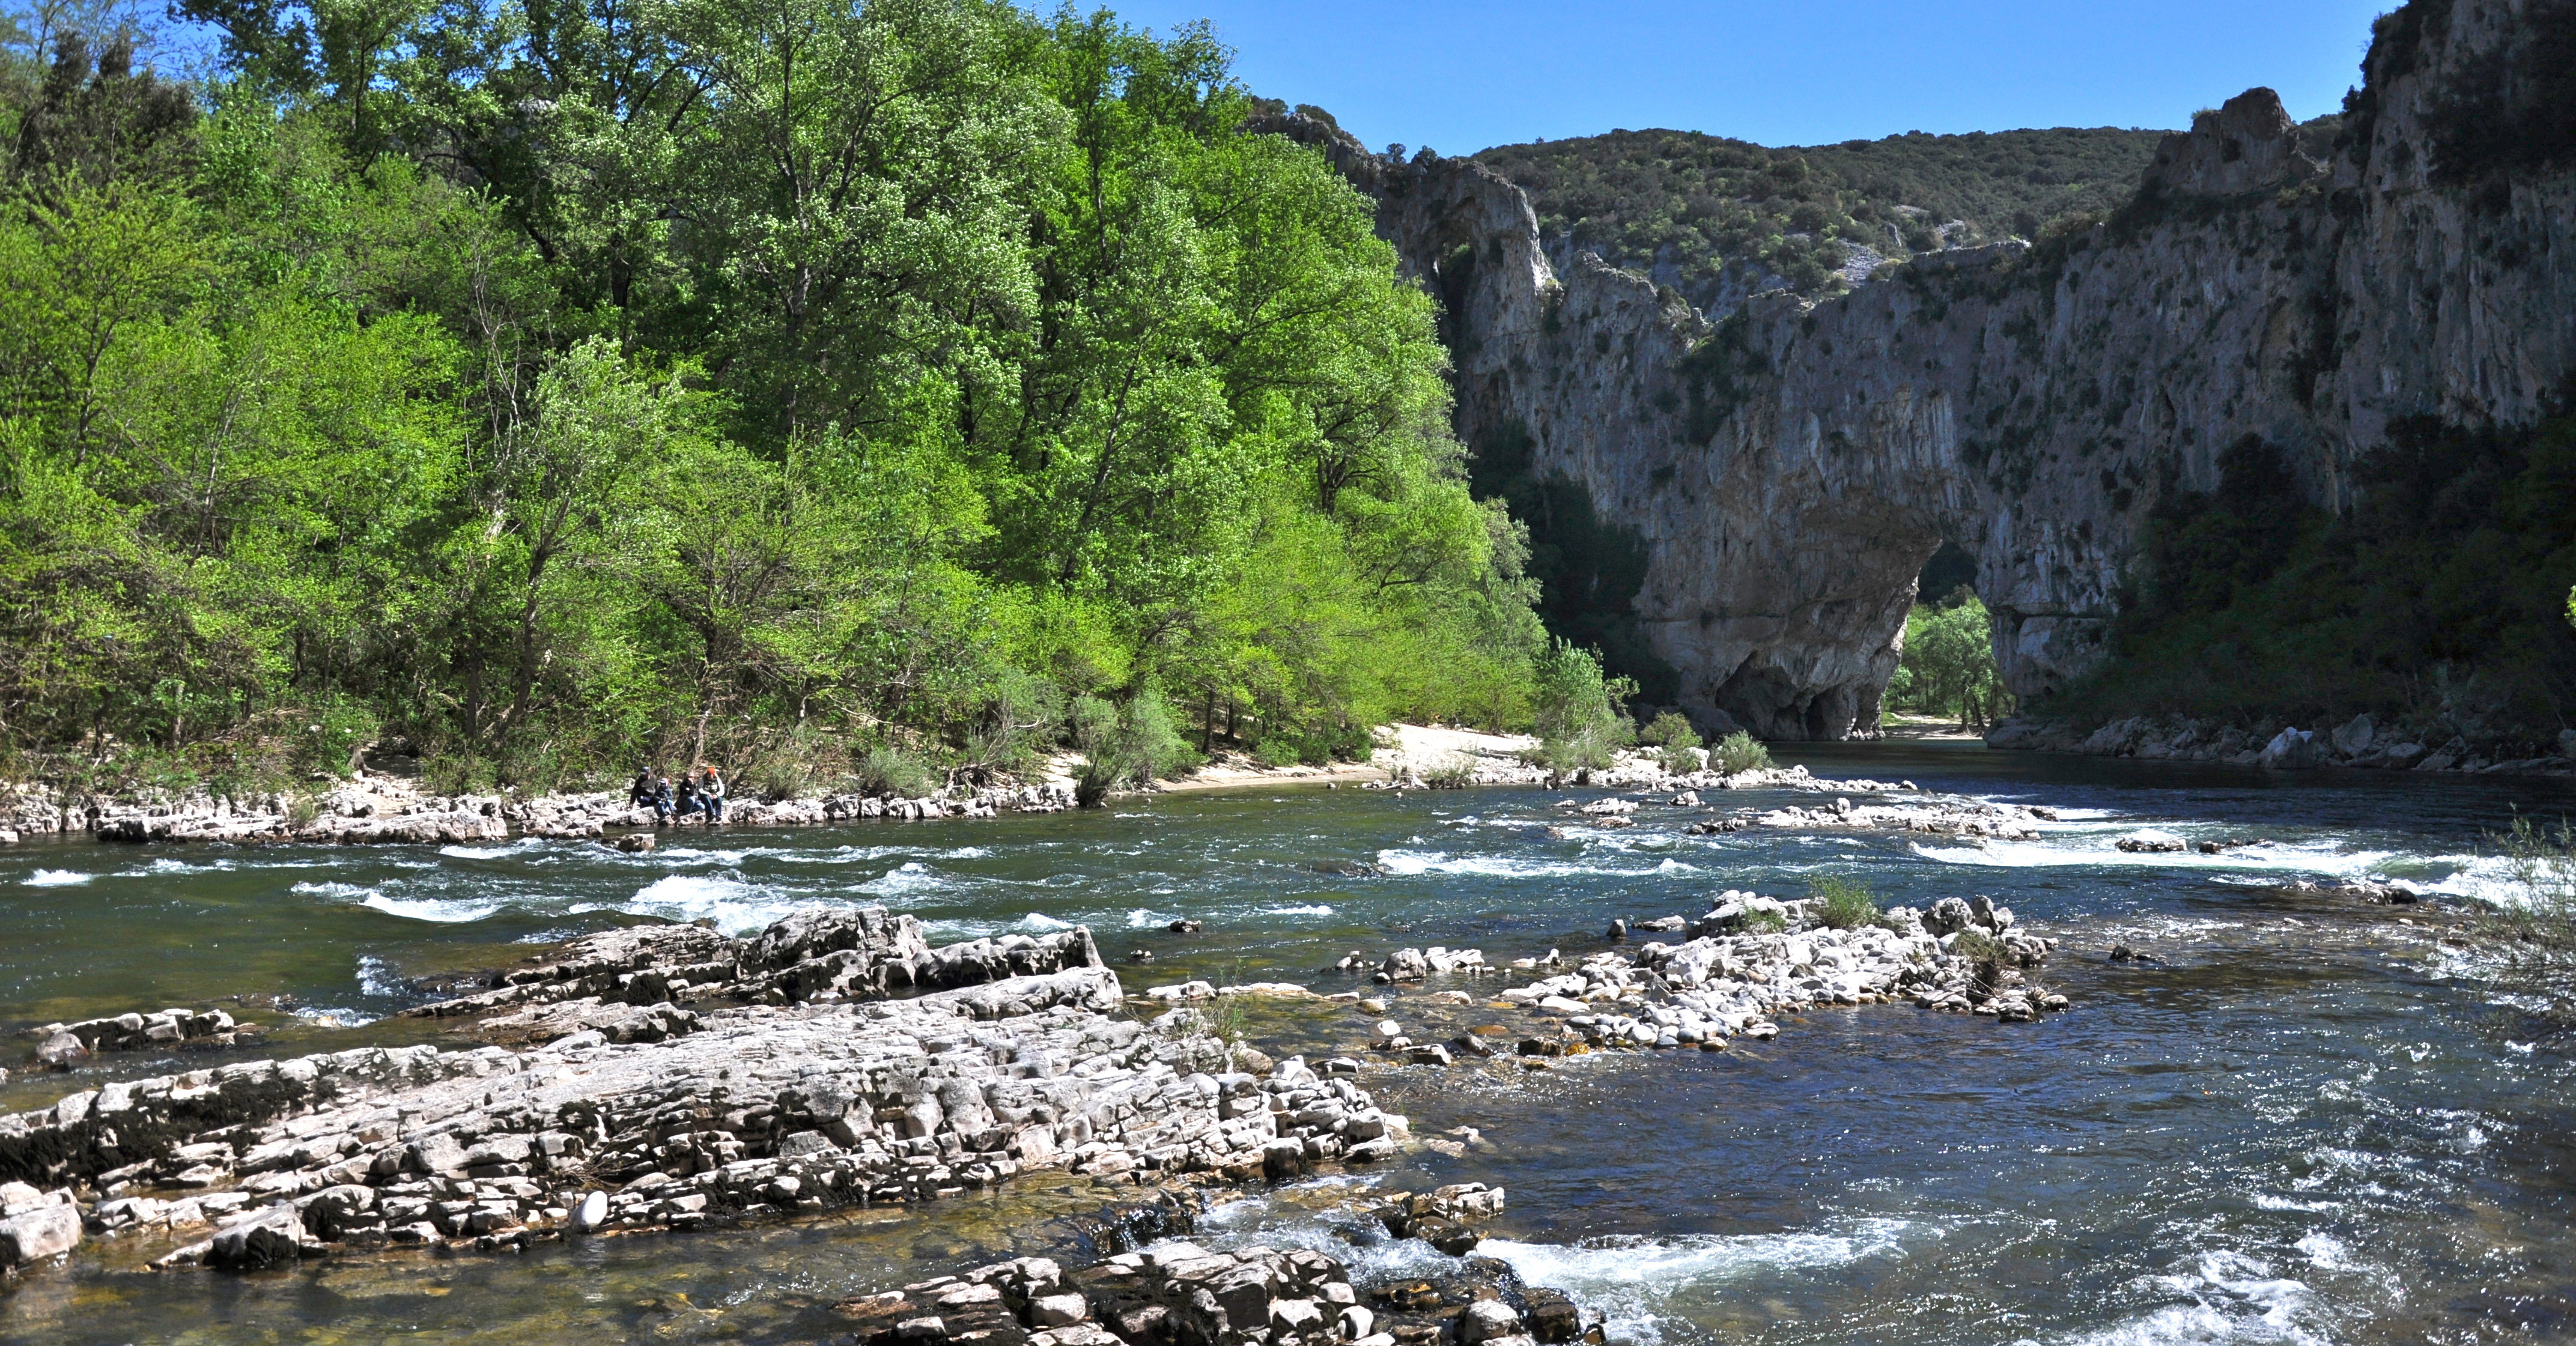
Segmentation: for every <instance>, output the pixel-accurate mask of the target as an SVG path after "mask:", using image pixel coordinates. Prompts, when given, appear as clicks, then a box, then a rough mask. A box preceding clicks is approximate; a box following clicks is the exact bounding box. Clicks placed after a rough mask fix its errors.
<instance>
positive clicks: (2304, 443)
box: [1263, 0, 2576, 746]
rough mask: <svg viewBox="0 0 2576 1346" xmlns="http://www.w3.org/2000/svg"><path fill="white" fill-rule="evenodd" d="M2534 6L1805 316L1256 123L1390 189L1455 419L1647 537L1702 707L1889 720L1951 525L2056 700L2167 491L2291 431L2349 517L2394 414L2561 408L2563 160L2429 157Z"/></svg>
mask: <svg viewBox="0 0 2576 1346" xmlns="http://www.w3.org/2000/svg"><path fill="white" fill-rule="evenodd" d="M2553 12H2554V11H2553ZM2535 13H2536V11H2535ZM2526 17H2527V16H2526V15H2525V14H2524V12H2523V10H2522V9H2521V8H2520V7H2518V6H2517V5H2516V4H2514V3H2513V0H2414V3H2411V4H2409V5H2407V6H2406V7H2405V8H2404V9H2402V10H2400V11H2398V13H2397V14H2395V15H2392V16H2390V17H2389V18H2388V19H2385V20H2383V21H2382V24H2381V25H2380V29H2379V33H2380V36H2379V40H2378V41H2376V42H2375V43H2374V45H2373V48H2372V51H2371V55H2370V57H2369V59H2368V61H2367V63H2366V67H2365V75H2366V84H2365V88H2364V93H2363V96H2362V98H2361V100H2360V101H2359V102H2358V103H2357V108H2359V109H2360V111H2359V112H2357V114H2356V115H2355V116H2354V117H2353V118H2352V119H2351V121H2350V122H2349V124H2347V126H2346V127H2345V129H2344V140H2343V141H2342V142H2341V145H2340V148H2338V149H2336V150H2335V151H2334V152H2333V154H2332V157H2331V159H2330V160H2328V161H2324V162H2320V161H2317V160H2314V159H2311V158H2309V157H2307V156H2306V155H2304V154H2303V153H2302V152H2301V150H2300V146H2299V137H2298V136H2297V134H2296V128H2295V127H2293V126H2292V124H2291V123H2290V120H2289V118H2288V116H2287V115H2286V114H2285V113H2284V112H2283V111H2282V109H2281V106H2280V100H2279V99H2278V98H2277V97H2276V96H2274V95H2273V93H2272V92H2271V91H2270V90H2267V89H2255V90H2250V91H2248V92H2247V93H2245V94H2243V95H2240V96H2238V97H2237V98H2235V99H2231V100H2230V101H2229V102H2228V104H2227V105H2226V106H2225V107H2223V108H2221V109H2219V110H2217V111H2216V112H2214V113H2210V114H2206V115H2204V116H2202V117H2200V118H2199V119H2197V120H2196V122H2195V125H2194V126H2193V127H2192V129H2191V130H2190V131H2188V132H2184V133H2181V134H2178V135H2175V136H2172V137H2170V138H2168V139H2167V141H2166V142H2165V143H2164V145H2163V146H2162V147H2161V148H2160V150H2159V152H2158V155H2157V162H2156V163H2155V164H2154V166H2153V167H2152V168H2151V169H2150V171H2149V173H2148V174H2147V177H2146V180H2145V182H2144V183H2143V184H2142V186H2141V189H2140V192H2139V194H2138V196H2137V198H2136V200H2135V201H2133V202H2132V203H2131V204H2130V205H2129V206H2128V207H2127V208H2126V209H2124V210H2122V211H2120V212H2118V213H2116V214H2115V215H2114V216H2113V217H2111V218H2110V219H2107V220H2105V221H2102V222H2100V223H2098V224H2094V225H2092V226H2091V227H2089V228H2083V229H2079V230H2076V231H2075V232H2073V233H2069V234H2065V235H2061V236H2057V237H2052V238H2050V239H2047V240H2045V241H2044V242H2043V243H2042V244H2040V245H2039V246H2037V247H2032V246H2029V245H2026V244H2024V243H2022V242H2019V241H2014V242H2007V243H2002V244H1995V245H1990V246H1987V247H1983V248H1973V249H1957V250H1953V251H1950V252H1944V253H1934V254H1927V255H1923V256H1918V257H1916V258H1915V259H1913V260H1911V261H1908V262H1905V263H1902V264H1896V265H1891V266H1888V267H1884V268H1881V269H1880V270H1879V271H1878V272H1877V273H1875V275H1874V277H1873V278H1872V279H1871V280H1869V281H1867V282H1865V283H1863V284H1861V285H1859V286H1858V287H1856V288H1855V289H1854V290H1852V291H1851V292H1850V293H1849V294H1846V295H1842V296H1838V297H1834V298H1829V299H1826V300H1824V301H1823V302H1820V303H1810V302H1808V301H1806V300H1802V299H1799V298H1797V297H1795V296H1792V295H1789V294H1787V293H1785V292H1774V293H1771V294H1767V295H1756V296H1754V297H1752V298H1751V299H1749V300H1747V301H1746V303H1745V304H1744V305H1743V307H1742V308H1741V309H1739V310H1738V311H1737V312H1736V313H1735V314H1733V315H1732V316H1730V317H1728V318H1727V319H1726V321H1724V322H1723V323H1721V324H1719V325H1717V326H1715V327H1713V328H1712V327H1711V326H1709V325H1708V324H1706V323H1704V322H1703V321H1702V320H1701V318H1700V317H1699V316H1698V315H1697V314H1695V313H1693V312H1692V311H1691V310H1690V309H1689V307H1688V306H1687V305H1686V304H1684V303H1682V302H1680V300H1679V298H1678V296H1675V295H1672V294H1669V293H1659V292H1658V290H1657V287H1656V286H1655V285H1653V284H1652V283H1651V282H1650V281H1649V280H1647V279H1646V278H1645V277H1642V276H1639V275H1636V274H1634V273H1631V272H1626V271H1621V270H1618V269H1615V268H1612V267H1610V266H1608V265H1606V264H1604V263H1602V262H1600V261H1599V259H1597V258H1593V257H1590V256H1589V255H1580V256H1577V257H1576V258H1574V259H1573V265H1572V266H1571V267H1569V268H1567V269H1566V270H1565V271H1564V272H1563V273H1562V274H1559V273H1558V272H1557V271H1556V269H1555V268H1553V267H1551V266H1550V265H1549V264H1548V262H1547V259H1546V257H1545V255H1544V253H1543V251H1542V249H1541V248H1540V247H1539V240H1538V237H1537V233H1536V229H1535V226H1534V224H1533V222H1532V220H1533V217H1532V215H1531V212H1530V210H1529V206H1528V203H1527V201H1526V200H1525V199H1524V198H1523V197H1522V196H1521V194H1520V193H1519V191H1518V190H1517V189H1516V188H1514V187H1512V186H1511V185H1510V184H1509V183H1507V182H1505V181H1503V180H1502V179H1501V178H1499V177H1496V176H1495V175H1494V174H1493V173H1492V172H1491V171H1490V170H1488V169H1486V168H1484V167H1483V166H1481V165H1478V164H1474V163H1469V162H1463V161H1456V160H1443V159H1438V158H1435V157H1432V156H1429V155H1427V154H1426V155H1420V156H1417V157H1416V158H1415V159H1414V160H1413V161H1412V162H1410V163H1405V164H1397V163H1394V162H1391V161H1388V160H1384V159H1379V158H1377V157H1375V156H1370V155H1368V154H1367V153H1366V152H1365V151H1364V150H1361V149H1360V148H1359V147H1358V146H1357V144H1356V142H1352V141H1349V140H1348V138H1347V137H1342V136H1340V135H1339V133H1338V132H1337V131H1334V130H1333V129H1332V128H1330V127H1329V126H1328V125H1325V124H1323V123H1321V122H1318V121H1315V120H1313V119H1309V118H1299V117H1274V118H1271V119H1269V120H1268V121H1267V122H1265V123H1264V124H1263V125H1264V126H1265V127H1266V129H1272V130H1277V131H1280V132H1282V133H1285V134H1289V135H1292V136H1297V137H1299V138H1302V139H1306V140H1308V141H1310V142H1312V143H1318V144H1321V145H1323V146H1324V147H1325V149H1326V152H1327V153H1328V154H1329V155H1331V156H1332V157H1333V158H1334V159H1335V160H1336V162H1339V163H1341V164H1342V165H1343V166H1344V171H1345V172H1346V173H1348V174H1349V175H1350V176H1351V178H1352V180H1353V181H1354V182H1355V183H1356V184H1357V185H1359V186H1360V187H1362V188H1363V189H1364V190H1367V191H1370V192H1372V193H1373V194H1375V195H1376V196H1377V198H1378V200H1379V202H1380V207H1379V214H1378V224H1379V228H1380V230H1381V232H1382V233H1383V234H1384V235H1385V236H1386V237H1387V238H1389V239H1390V240H1391V241H1392V242H1393V243H1394V244H1395V245H1396V248H1397V251H1398V252H1399V254H1400V255H1401V257H1402V258H1403V259H1404V265H1405V267H1406V268H1407V270H1408V271H1410V272H1411V273H1412V274H1414V275H1416V276H1418V277H1420V278H1421V279H1422V280H1423V281H1424V282H1425V284H1426V285H1428V286H1429V287H1430V288H1431V289H1432V290H1433V292H1434V293H1436V294H1437V295H1438V296H1439V297H1440V298H1441V300H1442V301H1443V304H1444V307H1445V316H1444V319H1443V322H1444V334H1445V335H1446V337H1447V339H1448V342H1449V346H1450V351H1451V356H1452V360H1453V364H1454V375H1453V378H1454V383H1455V387H1456V392H1457V426H1458V431H1459V434H1460V436H1461V438H1463V439H1464V440H1466V442H1468V443H1469V444H1470V445H1471V446H1475V447H1478V448H1479V449H1480V450H1483V449H1489V448H1491V447H1493V446H1494V445H1496V444H1497V443H1500V442H1502V441H1504V440H1507V439H1510V440H1518V439H1521V438H1523V437H1525V441H1526V444H1527V446H1528V451H1529V453H1530V454H1531V458H1532V462H1533V464H1534V466H1535V467H1537V468H1538V469H1539V470H1542V471H1545V472H1550V473H1555V474H1558V475H1561V476H1562V477H1564V478H1567V479H1569V480H1570V481H1572V482H1574V483H1576V484H1579V485H1580V486H1581V487H1582V488H1584V490H1585V491H1587V492H1588V493H1589V495H1590V497H1591V500H1592V502H1593V505H1594V508H1595V509H1596V510H1597V511H1598V512H1599V513H1600V514H1601V515H1602V516H1604V517H1605V518H1607V519H1608V520H1609V521H1611V522H1612V523H1614V524H1615V525H1617V526H1618V527H1621V528H1625V529H1629V530H1632V531H1633V532H1634V534H1635V535H1636V537H1637V539H1638V540H1639V543H1640V545H1641V546H1643V547H1644V549H1645V552H1646V556H1647V572H1646V576H1645V580H1644V583H1643V586H1642V588H1641V589H1640V590H1639V592H1638V594H1637V596H1636V598H1635V600H1634V607H1635V611H1636V616H1637V618H1638V620H1639V622H1640V624H1641V626H1642V629H1643V630H1644V631H1645V632H1646V634H1647V636H1648V637H1649V639H1650V641H1651V643H1652V645H1653V647H1654V648H1655V650H1656V651H1657V652H1658V653H1659V654H1660V655H1661V656H1662V657H1663V658H1664V659H1665V660H1666V661H1667V662H1669V663H1670V664H1671V665H1672V666H1673V667H1674V668H1675V669H1677V670H1678V671H1679V673H1680V675H1681V683H1680V695H1681V700H1682V701H1683V703H1684V704H1685V705H1686V706H1687V707H1688V708H1690V709H1691V710H1693V711H1694V712H1695V713H1696V714H1697V715H1698V716H1699V717H1700V718H1701V719H1702V720H1703V721H1706V722H1714V723H1724V722H1730V721H1731V722H1734V723H1739V724H1742V725H1743V726H1745V727H1747V728H1750V729H1751V730H1753V731H1754V732H1755V733H1757V734H1761V735H1763V736H1766V737H1780V738H1838V737H1842V736H1844V735H1846V734H1848V733H1850V732H1852V731H1853V729H1854V728H1855V726H1870V725H1874V724H1875V723H1876V718H1877V717H1876V712H1877V709H1878V701H1879V696H1880V691H1881V689H1882V688H1883V687H1884V686H1885V683H1886V681H1887V679H1888V677H1889V676H1890V675H1891V673H1892V672H1893V670H1894V668H1895V664H1896V658H1897V641H1898V639H1899V637H1900V635H1901V632H1902V628H1903V622H1904V617H1905V613H1906V611H1907V608H1908V606H1909V604H1910V602H1911V600H1912V598H1913V584H1914V580H1915V577H1916V574H1917V573H1918V571H1919V570H1920V568H1921V566H1922V565H1923V563H1924V561H1925V560H1926V559H1927V558H1929V557H1930V556H1931V554H1932V553H1933V551H1934V550H1935V549H1936V548H1937V547H1938V546H1939V545H1940V544H1941V542H1942V541H1944V540H1945V539H1946V540H1949V541H1952V542H1956V543H1958V544H1959V545H1961V546H1962V547H1964V548H1966V549H1967V550H1969V551H1970V552H1972V553H1973V554H1974V555H1975V556H1976V558H1977V561H1978V579H1977V588H1978V591H1979V594H1980V596H1981V597H1982V598H1983V599H1984V600H1985V603H1986V605H1987V607H1988V608H1989V609H1990V610H1991V611H1992V612H1993V614H1994V622H1995V626H1994V641H1995V650H1996V654H1997V657H1998V660H1999V662H2000V664H2001V666H2002V668H2003V672H2004V676H2005V680H2006V682H2007V683H2008V684H2009V685H2010V686H2011V688H2012V689H2013V690H2014V691H2015V692H2017V693H2020V694H2023V695H2025V696H2029V695H2034V694H2044V693H2047V692H2050V691H2052V690H2055V689H2057V688H2059V687H2061V686H2063V685H2065V684H2066V683H2067V682H2068V681H2069V680H2070V679H2072V678H2074V677H2076V676H2078V675H2080V674H2082V673H2083V672H2085V671H2087V670H2088V669H2090V668H2091V667H2093V666H2094V664H2095V663H2096V661H2098V660H2099V659H2100V658H2101V657H2102V640H2103V636H2104V633H2105V630H2106V627H2107V625H2108V623H2109V621H2110V619H2111V618H2112V617H2113V616H2114V615H2115V613H2116V612H2117V610H2118V606H2119V601H2120V594H2121V591H2122V588H2123V586H2124V585H2125V584H2126V583H2128V582H2129V581H2130V580H2131V578H2132V577H2133V566H2134V563H2135V560H2136V558H2137V557H2138V555H2139V553H2140V551H2141V548H2142V545H2143V541H2144V533H2145V527H2146V523H2147V520H2148V518H2149V516H2150V513H2151V512H2152V511H2153V510H2154V509H2155V507H2156V505H2157V504H2158V502H2159V501H2161V500H2164V499H2166V498H2168V497H2170V496H2171V495H2173V494H2174V493H2175V492H2179V491H2192V490H2206V489H2209V488H2211V487H2212V486H2214V485H2215V484H2216V483H2217V480H2218V476H2219V466H2218V463H2219V458H2220V455H2221V454H2222V453H2224V452H2225V451H2227V450H2228V449H2229V448H2230V447H2231V446H2233V445H2236V444H2238V443H2240V442H2242V441H2244V440H2246V439H2247V438H2248V437H2252V438H2254V439H2257V440H2260V441H2262V442H2264V443H2267V444H2270V445H2273V446H2275V447H2277V448H2278V449H2280V450H2281V451H2282V453H2283V454H2284V456H2285V459H2286V461H2288V462H2289V463H2290V464H2291V466H2292V469H2293V472H2294V475H2295V476H2296V478H2297V479H2298V481H2299V482H2300V485H2301V489H2303V490H2304V491H2306V492H2307V493H2308V494H2309V496H2310V497H2311V498H2312V499H2314V500H2315V501H2317V502H2319V503H2320V504H2323V505H2325V506H2327V507H2329V508H2342V507H2344V506H2345V505H2347V504H2349V502H2350V499H2351V492H2352V485H2351V482H2352V475H2353V468H2354V465H2355V463H2356V462H2357V461H2358V460H2359V459H2360V458H2361V457H2362V456H2363V455H2365V454H2367V453H2369V452H2370V451H2371V450H2373V449H2375V448H2377V447H2378V446H2379V445H2381V444H2382V443H2383V442H2384V435H2385V431H2386V428H2387V426H2388V425H2389V423H2390V422H2391V420H2392V419H2395V418H2398V417H2404V416H2409V415H2416V414H2431V415H2437V416H2441V417H2445V418H2448V419H2451V420H2454V421H2459V422H2468V423H2505V424H2521V423H2528V422H2529V421H2531V420H2533V419H2534V418H2535V417H2537V416H2538V415H2540V414H2541V413H2542V411H2543V409H2544V405H2545V403H2546V401H2547V399H2548V398H2549V397H2550V396H2551V395H2552V394H2553V392H2555V391H2558V390H2561V389H2562V388H2564V387H2566V386H2567V380H2569V378H2570V376H2571V371H2576V237H2571V231H2576V178H2571V177H2570V175H2568V174H2566V173H2564V172H2557V173H2525V174H2518V175H2501V174H2487V175H2485V176H2483V177H2479V178H2478V179H2477V180H2475V181H2468V182H2458V181H2453V180H2452V179H2451V178H2448V177H2445V178H2438V179H2437V177H2436V167H2437V166H2436V164H2435V159H2436V157H2437V154H2438V152H2439V151H2438V145H2439V144H2440V142H2441V140H2442V135H2441V132H2442V125H2441V119H2442V117H2443V116H2444V115H2445V111H2444V107H2445V104H2444V93H2445V91H2446V90H2447V89H2451V88H2454V87H2458V85H2459V84H2460V82H2461V81H2475V80H2476V79H2478V78H2481V75H2480V72H2481V71H2484V70H2486V69H2487V67H2488V66H2489V65H2490V64H2492V63H2493V62H2495V61H2497V60H2498V59H2501V58H2505V57H2510V56H2512V55H2513V54H2514V53H2516V52H2518V51H2521V50H2522V49H2524V48H2525V47H2528V46H2529V45H2530V44H2531V43H2532V42H2533V41H2534V39H2535V34H2534V32H2533V31H2532V29H2531V27H2530V26H2529V25H2528V24H2526V22H2525V19H2526ZM2537 21H2538V20H2536V19H2534V20H2533V22H2537ZM2258 746H2259V745H2258Z"/></svg>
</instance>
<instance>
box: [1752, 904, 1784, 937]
mask: <svg viewBox="0 0 2576 1346" xmlns="http://www.w3.org/2000/svg"><path fill="white" fill-rule="evenodd" d="M1788 930H1789V918H1788V917H1786V916H1783V915H1781V914H1780V913H1778V912H1776V911H1770V910H1759V911H1748V912H1746V913H1744V933H1745V934H1748V935H1780V934H1786V933H1788Z"/></svg>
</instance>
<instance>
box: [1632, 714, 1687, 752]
mask: <svg viewBox="0 0 2576 1346" xmlns="http://www.w3.org/2000/svg"><path fill="white" fill-rule="evenodd" d="M1637 741H1638V742H1639V743H1643V744H1646V745H1647V746H1649V747H1655V748H1696V747H1698V746H1699V742H1700V740H1699V731H1698V730H1696V729H1693V728H1691V722H1690V720H1689V719H1688V718H1686V717H1685V716H1683V715H1682V714H1681V713H1680V712H1678V711H1670V710H1668V711H1665V712H1664V713H1663V714H1661V715H1658V716H1656V717H1655V720H1654V723H1652V724H1649V725H1647V726H1646V727H1645V728H1643V729H1640V730H1638V731H1637Z"/></svg>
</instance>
